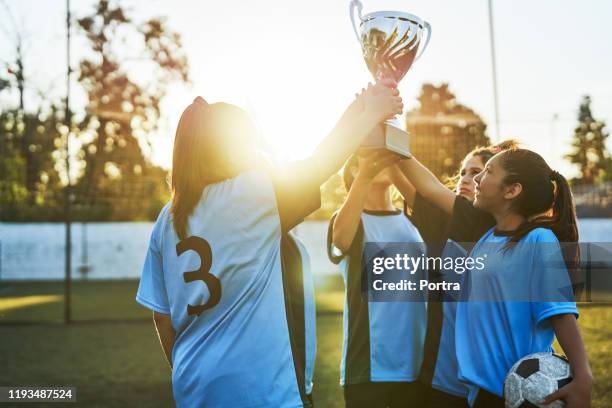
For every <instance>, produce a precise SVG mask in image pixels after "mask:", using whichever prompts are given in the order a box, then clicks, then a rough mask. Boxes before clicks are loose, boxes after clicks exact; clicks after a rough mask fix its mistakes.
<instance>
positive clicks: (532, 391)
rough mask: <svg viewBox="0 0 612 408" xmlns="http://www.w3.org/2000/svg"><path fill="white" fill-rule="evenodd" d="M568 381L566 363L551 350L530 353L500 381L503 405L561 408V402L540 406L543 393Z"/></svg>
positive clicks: (570, 372)
mask: <svg viewBox="0 0 612 408" xmlns="http://www.w3.org/2000/svg"><path fill="white" fill-rule="evenodd" d="M570 381H572V371H571V369H570V365H569V362H568V361H567V359H566V358H565V357H563V356H560V355H558V354H554V353H534V354H530V355H528V356H526V357H523V358H522V359H520V360H519V361H517V362H516V364H514V365H513V366H512V368H511V369H510V371H509V372H508V375H507V376H506V380H505V381H504V399H505V400H506V408H528V407H542V408H561V407H564V406H565V403H564V402H562V401H555V402H553V403H552V404H549V405H542V404H540V401H542V400H543V399H544V398H545V397H546V396H548V395H550V394H552V393H553V392H555V391H557V390H558V389H559V388H561V387H563V386H564V385H566V384H568V383H569V382H570Z"/></svg>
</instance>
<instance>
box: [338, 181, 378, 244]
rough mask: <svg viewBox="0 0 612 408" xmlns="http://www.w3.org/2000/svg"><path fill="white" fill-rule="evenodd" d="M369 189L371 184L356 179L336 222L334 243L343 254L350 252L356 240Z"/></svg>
mask: <svg viewBox="0 0 612 408" xmlns="http://www.w3.org/2000/svg"><path fill="white" fill-rule="evenodd" d="M369 189H370V183H369V182H365V181H361V180H360V179H359V178H356V179H355V181H354V182H353V185H352V186H351V189H350V190H349V193H348V196H347V197H346V201H344V203H343V204H342V207H341V208H340V211H338V215H337V216H336V219H335V220H334V226H333V233H332V242H333V244H334V246H335V247H336V248H338V249H339V250H341V251H342V252H343V253H346V252H347V251H348V249H349V248H350V246H351V244H352V242H353V239H354V238H355V234H356V233H357V229H358V228H359V222H360V220H361V213H362V211H363V206H364V204H365V200H366V197H367V195H368V191H369Z"/></svg>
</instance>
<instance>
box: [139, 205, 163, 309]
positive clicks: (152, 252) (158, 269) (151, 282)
mask: <svg viewBox="0 0 612 408" xmlns="http://www.w3.org/2000/svg"><path fill="white" fill-rule="evenodd" d="M162 214H163V211H162ZM161 218H162V216H161V215H160V219H158V220H157V222H156V223H155V226H154V227H153V232H152V233H151V239H150V240H149V248H148V250H147V256H146V258H145V262H144V266H143V268H142V275H141V277H140V285H139V286H138V293H137V294H136V301H137V302H138V303H140V304H141V305H143V306H145V307H146V308H149V309H151V310H153V311H155V312H158V313H163V314H170V306H169V302H168V296H167V294H166V285H165V282H164V274H163V269H162V256H161V250H160V247H159V237H158V235H159V230H160V228H159V224H160V223H161Z"/></svg>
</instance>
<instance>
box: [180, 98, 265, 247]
mask: <svg viewBox="0 0 612 408" xmlns="http://www.w3.org/2000/svg"><path fill="white" fill-rule="evenodd" d="M254 129H255V128H254V126H253V124H252V122H251V121H250V119H249V117H248V115H247V114H246V112H244V111H243V110H241V109H240V108H238V107H236V106H233V105H230V104H227V103H214V104H208V103H207V102H206V101H205V100H204V99H203V98H202V97H200V96H198V97H196V98H195V99H194V101H193V103H191V105H189V106H188V107H187V108H186V109H185V111H184V112H183V114H182V115H181V119H180V120H179V124H178V126H177V128H176V136H175V139H174V150H173V154H172V175H171V181H170V185H171V189H172V205H171V207H170V212H171V214H172V223H173V226H174V230H175V232H176V234H177V235H178V237H179V238H180V239H184V238H186V237H187V235H188V231H187V224H188V219H189V216H190V215H191V213H192V212H193V210H194V208H195V206H196V205H197V204H198V202H199V201H200V198H201V196H202V191H203V190H204V187H206V186H207V185H209V184H213V183H217V182H220V181H223V180H226V179H228V178H231V177H234V176H236V175H237V174H238V173H239V172H240V171H241V169H242V168H243V167H244V166H245V165H246V163H247V162H248V161H249V156H252V155H253V152H254V142H255V140H254V139H255V136H254V133H255V130H254Z"/></svg>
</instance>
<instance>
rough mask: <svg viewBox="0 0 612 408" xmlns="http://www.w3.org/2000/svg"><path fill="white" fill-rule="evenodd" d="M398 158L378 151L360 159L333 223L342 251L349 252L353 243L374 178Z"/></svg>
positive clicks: (334, 241)
mask: <svg viewBox="0 0 612 408" xmlns="http://www.w3.org/2000/svg"><path fill="white" fill-rule="evenodd" d="M398 160H399V156H397V155H396V154H394V153H391V152H388V151H376V152H374V153H372V154H370V155H369V156H367V157H366V158H364V159H362V160H360V161H359V173H358V174H357V176H356V177H355V180H354V181H353V184H352V185H351V189H350V190H349V193H348V196H347V197H346V200H345V201H344V203H343V204H342V207H341V208H340V211H338V215H337V216H336V218H335V220H334V225H333V233H332V242H333V244H334V246H335V247H336V248H338V249H339V250H340V251H342V253H347V251H348V250H349V248H350V247H351V244H352V243H353V239H354V238H355V234H356V233H357V229H358V228H359V221H360V219H361V212H362V211H363V206H364V204H365V201H366V198H367V197H368V193H369V192H370V187H371V186H372V180H373V179H374V177H375V176H376V175H377V174H378V173H379V172H380V171H382V170H383V169H384V168H386V167H387V166H389V165H391V164H393V163H395V162H397V161H398Z"/></svg>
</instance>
